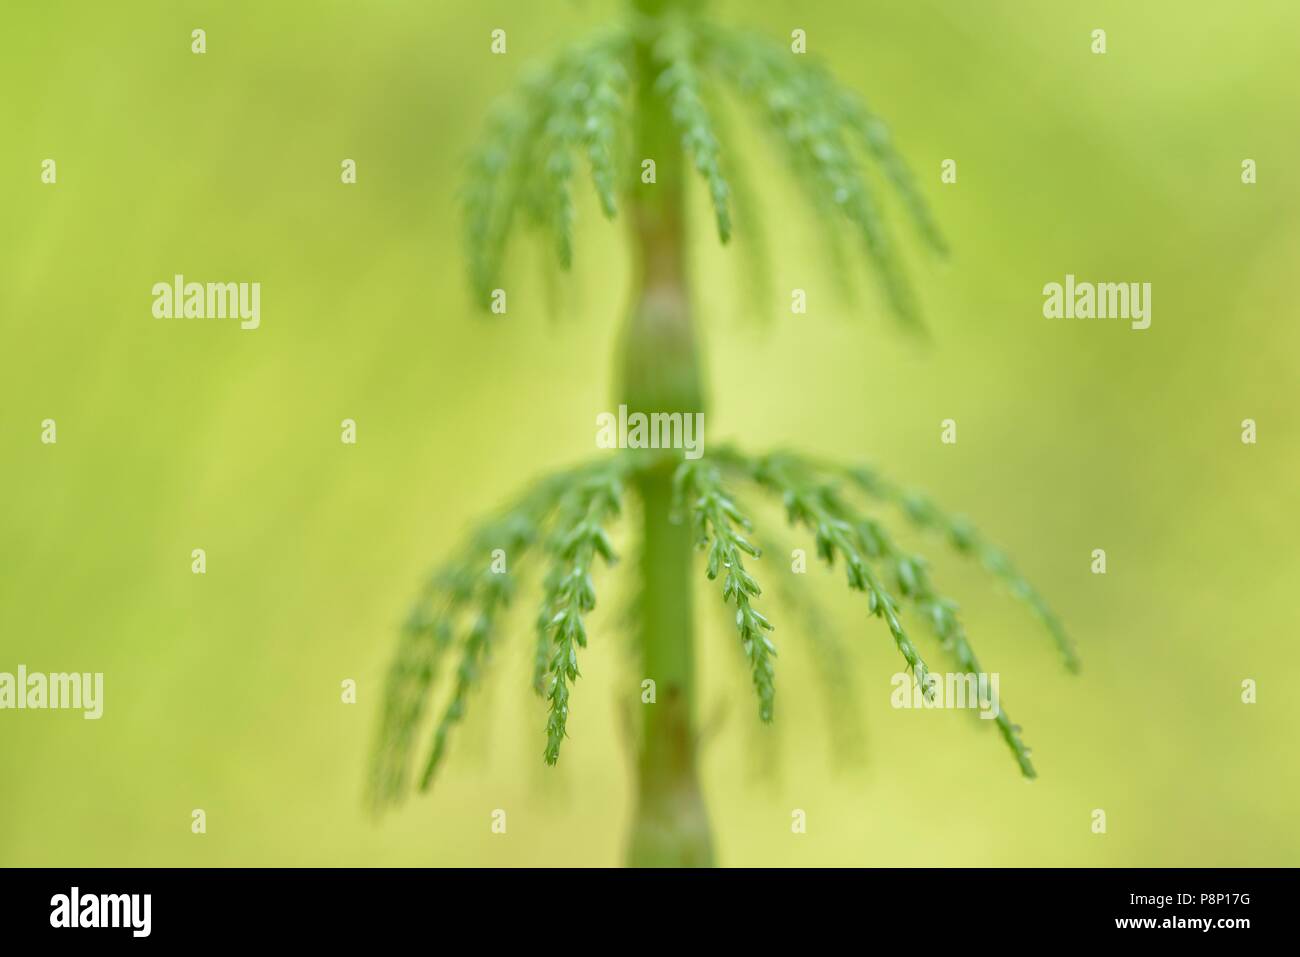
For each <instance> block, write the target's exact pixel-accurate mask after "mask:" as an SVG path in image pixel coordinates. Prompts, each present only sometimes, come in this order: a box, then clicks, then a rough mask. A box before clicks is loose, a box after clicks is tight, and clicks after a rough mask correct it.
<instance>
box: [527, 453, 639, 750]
mask: <svg viewBox="0 0 1300 957" xmlns="http://www.w3.org/2000/svg"><path fill="white" fill-rule="evenodd" d="M621 472H622V469H621V467H615V468H611V469H607V470H604V471H602V472H598V473H595V474H593V475H591V476H589V477H588V478H587V479H585V480H584V481H582V482H581V483H579V484H577V485H576V486H575V487H574V488H572V489H571V490H570V491H569V493H568V494H567V495H566V497H565V503H564V505H563V506H562V508H561V511H562V513H563V514H562V515H561V517H560V519H559V521H558V524H557V527H556V530H555V534H554V536H553V538H552V541H551V543H550V546H549V550H550V552H551V560H552V570H551V574H549V575H548V576H547V580H546V585H545V589H544V591H545V594H544V597H543V599H542V609H543V611H542V614H543V615H545V616H546V617H547V619H548V625H547V632H546V633H547V634H549V637H550V642H551V644H550V660H549V662H548V663H547V668H548V673H549V674H548V677H547V678H545V679H544V686H545V688H546V692H545V696H546V699H547V701H548V703H549V708H548V715H547V721H546V752H545V754H546V763H547V764H555V762H556V761H558V760H559V757H560V746H561V745H562V744H563V743H564V738H565V737H566V735H567V728H568V721H569V694H570V689H569V686H570V684H571V683H572V682H573V681H576V680H577V679H578V677H579V676H580V673H579V671H578V649H579V648H585V647H586V646H587V629H586V625H585V624H584V622H583V616H584V615H585V614H587V613H588V612H590V611H591V610H592V609H593V608H595V607H596V586H595V584H594V583H593V581H592V578H591V573H592V570H593V567H594V564H595V559H596V556H597V555H599V556H600V557H601V558H603V559H604V560H605V563H606V564H607V565H609V564H613V562H614V561H615V556H614V548H613V546H612V545H611V544H610V541H609V538H608V536H607V535H606V533H605V527H604V526H605V523H606V522H608V521H609V520H610V519H611V518H613V517H615V516H617V515H618V514H619V512H620V510H621V503H622V498H623V477H622V474H621Z"/></svg>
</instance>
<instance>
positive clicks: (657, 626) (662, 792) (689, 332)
mask: <svg viewBox="0 0 1300 957" xmlns="http://www.w3.org/2000/svg"><path fill="white" fill-rule="evenodd" d="M656 12H657V11H656ZM652 44H653V40H652V39H649V38H647V39H646V40H644V41H642V42H641V44H640V45H639V47H638V50H637V72H638V77H637V89H638V93H637V96H638V102H637V112H636V116H637V135H636V141H637V150H638V155H637V158H638V160H640V159H653V160H654V161H655V165H656V182H655V183H654V184H646V183H638V184H637V185H636V186H635V187H634V191H633V194H632V196H631V203H630V207H631V209H630V212H631V218H632V227H633V244H634V249H635V259H636V267H637V273H638V275H637V278H636V290H635V293H634V295H633V301H632V306H631V309H630V311H629V314H628V319H627V324H626V326H625V327H624V331H623V341H622V361H621V370H622V382H621V391H620V401H621V402H624V403H626V404H627V406H628V410H629V412H644V413H647V414H648V413H651V412H682V413H695V412H702V411H703V407H704V400H703V388H702V385H701V381H700V365H699V356H698V349H697V346H696V340H695V331H694V328H693V323H692V316H691V308H690V296H689V289H688V283H687V272H686V222H685V220H686V216H685V201H684V189H685V176H686V170H687V164H686V157H685V156H684V154H683V151H682V146H681V140H680V136H679V134H678V133H677V131H676V130H675V129H674V124H673V120H672V116H671V115H670V113H669V111H668V106H667V104H666V103H665V102H664V99H663V97H662V96H660V95H658V94H656V93H655V91H654V80H655V77H656V76H657V74H658V69H657V68H656V64H655V58H654V52H653V47H652ZM645 454H653V453H645ZM675 465H676V461H675V460H674V459H673V458H672V457H669V458H665V459H664V460H662V461H660V462H658V463H656V464H654V465H653V467H651V468H649V469H648V470H646V471H644V472H643V473H642V475H641V477H640V478H639V479H638V486H637V489H638V493H639V495H640V498H641V502H642V506H643V513H644V534H643V543H642V547H643V553H642V558H641V577H642V580H641V584H642V593H641V602H642V608H641V616H640V632H639V635H638V642H639V644H640V652H641V663H642V668H643V669H644V670H643V677H646V678H651V679H653V680H654V682H655V702H654V703H653V704H646V705H644V706H643V707H642V709H641V711H642V714H643V718H644V720H643V724H642V728H641V735H640V740H639V744H638V753H637V756H636V772H637V788H636V810H635V818H634V820H633V824H632V833H631V838H630V841H629V847H628V863H629V864H632V865H633V866H639V867H702V866H709V865H711V864H712V863H713V847H712V841H711V838H710V835H709V822H708V814H707V812H706V810H705V806H704V798H703V795H702V793H701V790H700V782H699V773H698V766H697V765H698V761H697V753H696V752H697V747H696V745H697V742H696V730H695V721H694V718H695V711H696V705H697V702H696V685H695V659H694V646H693V628H692V606H691V581H692V565H693V564H694V561H693V542H692V539H691V532H690V528H689V527H688V526H687V525H686V524H684V523H677V524H674V523H673V522H672V520H671V516H670V511H671V508H672V473H673V469H674V467H675Z"/></svg>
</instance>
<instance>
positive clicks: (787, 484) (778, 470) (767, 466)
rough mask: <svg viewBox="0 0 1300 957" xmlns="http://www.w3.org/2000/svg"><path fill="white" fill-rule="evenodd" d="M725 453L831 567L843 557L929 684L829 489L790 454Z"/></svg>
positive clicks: (853, 584) (855, 583)
mask: <svg viewBox="0 0 1300 957" xmlns="http://www.w3.org/2000/svg"><path fill="white" fill-rule="evenodd" d="M722 455H723V456H724V459H725V458H727V457H728V456H730V458H729V459H728V460H729V461H731V462H732V463H733V464H738V465H740V466H741V468H742V469H744V470H745V471H747V472H748V473H749V475H750V476H751V477H752V478H753V479H754V481H756V482H758V484H759V485H761V486H763V487H764V488H767V489H769V490H770V491H772V492H775V493H776V494H778V495H780V496H781V498H782V501H783V502H784V503H785V508H786V513H787V517H788V518H789V521H790V524H792V525H803V526H804V527H805V528H806V529H808V530H809V531H810V532H812V533H813V540H814V543H815V546H816V549H817V554H818V557H820V558H821V559H823V560H824V561H825V562H826V564H827V565H834V564H835V559H836V556H839V557H840V558H841V559H842V560H843V562H844V569H845V574H846V575H847V578H848V585H849V587H850V588H851V589H853V590H854V591H860V592H864V593H866V595H867V603H868V608H869V609H870V612H871V614H873V615H875V616H876V617H877V618H880V619H882V620H883V621H884V622H885V624H886V625H887V626H888V628H889V633H890V635H891V636H892V637H893V639H894V644H895V645H896V646H897V647H898V651H899V653H900V654H901V655H902V656H903V660H904V661H906V662H907V665H908V667H909V668H910V669H911V670H912V674H913V676H914V677H915V679H916V681H917V683H918V684H920V685H921V687H922V688H925V687H927V686H928V685H927V681H926V675H927V674H928V672H929V668H928V667H927V665H926V663H925V661H924V659H922V657H921V654H920V652H919V651H918V650H917V648H916V646H915V645H914V644H913V643H912V640H911V638H910V637H908V634H907V632H906V630H905V629H904V628H903V624H902V622H901V621H900V620H899V618H898V605H897V603H896V602H895V601H894V599H893V597H892V596H891V595H890V594H889V592H888V591H887V590H886V589H885V587H884V586H883V585H882V584H881V582H880V580H879V578H878V577H877V576H876V574H875V572H874V571H872V569H871V566H870V565H869V564H868V563H867V561H866V560H865V559H864V558H863V555H862V552H861V550H860V547H859V542H858V540H857V537H856V534H855V532H854V529H853V526H852V525H851V524H849V523H848V522H846V521H845V520H844V519H843V518H841V517H840V516H839V515H837V514H835V511H834V510H833V508H832V507H831V506H832V505H833V502H831V501H830V500H828V498H827V495H828V490H827V488H826V487H825V486H821V485H818V484H816V483H814V482H811V481H809V480H808V479H807V478H806V477H805V476H804V475H802V474H801V470H800V469H799V468H798V463H796V462H795V461H794V460H792V459H791V458H790V457H788V456H784V455H769V456H764V457H763V458H760V459H758V460H757V461H755V462H752V463H750V462H748V461H746V460H744V459H738V458H735V457H734V454H732V453H727V452H723V453H722Z"/></svg>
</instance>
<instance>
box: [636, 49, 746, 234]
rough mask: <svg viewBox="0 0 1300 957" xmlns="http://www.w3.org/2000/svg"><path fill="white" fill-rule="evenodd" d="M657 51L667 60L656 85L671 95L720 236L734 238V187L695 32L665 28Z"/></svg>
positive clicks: (685, 143)
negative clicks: (707, 102) (706, 95)
mask: <svg viewBox="0 0 1300 957" xmlns="http://www.w3.org/2000/svg"><path fill="white" fill-rule="evenodd" d="M655 53H656V55H657V56H658V57H659V59H660V60H661V62H662V63H664V64H666V65H665V67H664V69H663V71H662V72H661V73H660V74H659V76H658V78H657V79H656V81H655V89H656V90H657V91H659V92H660V93H661V94H662V95H663V96H665V97H666V98H667V99H668V102H669V104H670V106H671V110H672V117H673V122H675V123H676V124H677V127H678V129H679V130H680V131H681V134H682V144H683V146H684V147H685V149H686V152H687V154H688V155H690V156H691V157H692V159H693V160H694V161H695V169H696V170H697V171H698V172H699V173H700V175H701V176H703V177H704V181H705V183H706V184H707V185H708V188H709V198H710V199H711V200H712V202H713V213H714V218H715V219H716V220H717V224H718V238H719V239H721V240H722V242H724V243H725V242H727V240H729V239H730V238H731V210H730V195H731V190H730V188H729V187H728V186H727V180H726V178H725V177H723V175H722V167H721V164H720V162H719V153H720V148H719V146H718V137H717V134H716V133H715V132H714V129H713V121H712V119H711V118H710V116H709V111H708V110H707V109H706V108H705V106H704V99H703V92H702V89H701V86H702V80H701V78H700V73H699V69H698V66H697V63H696V61H695V57H694V48H693V38H692V34H691V33H690V32H689V31H688V30H687V29H685V28H683V27H678V28H674V29H670V30H668V31H666V32H665V33H664V35H663V37H662V39H661V40H660V42H659V44H658V45H657V47H656V49H655Z"/></svg>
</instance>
